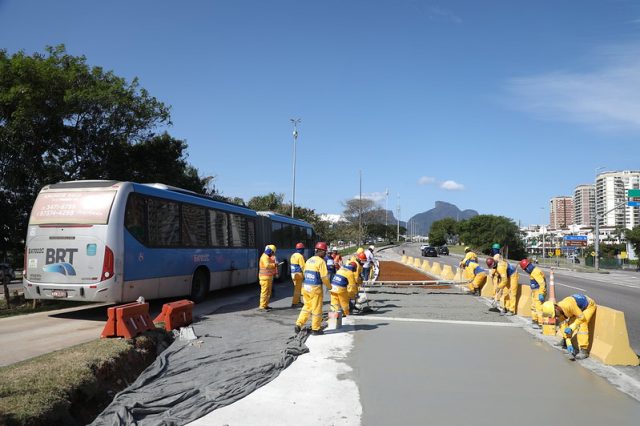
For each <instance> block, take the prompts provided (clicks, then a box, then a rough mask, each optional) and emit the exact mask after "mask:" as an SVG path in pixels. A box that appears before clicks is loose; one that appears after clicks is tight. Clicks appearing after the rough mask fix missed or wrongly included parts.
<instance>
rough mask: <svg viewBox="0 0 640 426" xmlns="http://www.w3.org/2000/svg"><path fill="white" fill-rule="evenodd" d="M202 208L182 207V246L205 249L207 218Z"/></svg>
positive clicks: (187, 205) (186, 205)
mask: <svg viewBox="0 0 640 426" xmlns="http://www.w3.org/2000/svg"><path fill="white" fill-rule="evenodd" d="M205 211H206V210H205V209H204V208H203V207H198V206H192V205H189V204H183V205H182V245H184V246H189V247H205V246H206V245H207V217H206V216H205Z"/></svg>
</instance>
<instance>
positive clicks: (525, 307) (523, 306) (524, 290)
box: [516, 285, 531, 318]
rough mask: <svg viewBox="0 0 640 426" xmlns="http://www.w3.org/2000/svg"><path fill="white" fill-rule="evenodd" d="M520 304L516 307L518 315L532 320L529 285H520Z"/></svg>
mask: <svg viewBox="0 0 640 426" xmlns="http://www.w3.org/2000/svg"><path fill="white" fill-rule="evenodd" d="M518 287H520V288H519V289H518V303H517V305H516V313H517V314H518V315H520V316H523V317H529V318H531V287H529V286H528V285H519V286H518Z"/></svg>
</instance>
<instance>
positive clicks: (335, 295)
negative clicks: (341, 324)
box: [331, 262, 358, 315]
mask: <svg viewBox="0 0 640 426" xmlns="http://www.w3.org/2000/svg"><path fill="white" fill-rule="evenodd" d="M357 269H358V265H357V264H356V262H349V263H348V264H346V265H345V266H344V267H342V268H340V269H338V272H336V275H335V276H334V277H333V279H332V280H331V310H332V311H333V312H342V314H343V315H349V291H348V288H349V286H354V285H355V283H356V277H355V275H354V273H355V271H356V270H357Z"/></svg>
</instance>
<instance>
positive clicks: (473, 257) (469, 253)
mask: <svg viewBox="0 0 640 426" xmlns="http://www.w3.org/2000/svg"><path fill="white" fill-rule="evenodd" d="M464 253H465V254H464V257H463V258H462V260H461V261H460V265H459V266H460V267H461V268H466V267H467V264H468V263H469V262H470V261H473V262H476V263H478V255H477V254H475V253H474V252H473V250H471V248H469V247H468V246H467V247H465V248H464Z"/></svg>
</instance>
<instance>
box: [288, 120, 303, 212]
mask: <svg viewBox="0 0 640 426" xmlns="http://www.w3.org/2000/svg"><path fill="white" fill-rule="evenodd" d="M289 121H291V123H292V124H293V189H292V190H291V217H295V216H294V214H295V213H294V209H295V205H296V141H297V140H298V124H300V122H301V121H302V120H301V119H299V118H290V119H289Z"/></svg>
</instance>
